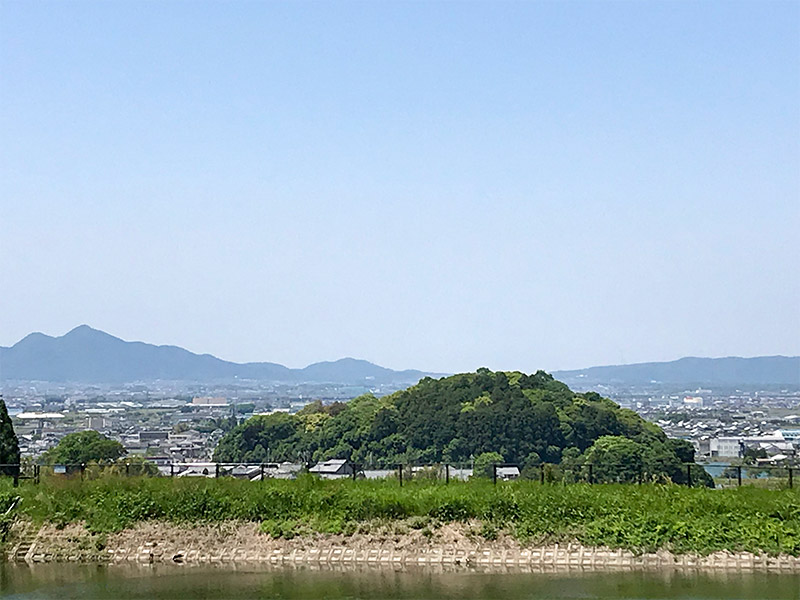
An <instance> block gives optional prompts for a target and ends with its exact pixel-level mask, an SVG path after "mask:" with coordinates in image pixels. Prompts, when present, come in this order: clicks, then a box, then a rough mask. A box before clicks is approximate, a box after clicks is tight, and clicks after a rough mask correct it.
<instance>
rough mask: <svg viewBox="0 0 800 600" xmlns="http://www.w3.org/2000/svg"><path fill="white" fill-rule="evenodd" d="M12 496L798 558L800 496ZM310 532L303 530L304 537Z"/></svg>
mask: <svg viewBox="0 0 800 600" xmlns="http://www.w3.org/2000/svg"><path fill="white" fill-rule="evenodd" d="M14 494H19V495H21V496H22V497H23V501H22V503H21V504H20V506H19V509H18V510H19V511H21V512H22V513H24V514H26V515H28V516H29V517H30V518H32V519H34V520H35V521H39V522H43V521H50V522H54V523H56V524H64V523H69V522H77V521H84V522H85V523H86V524H87V526H88V527H89V528H90V529H91V530H93V531H98V532H112V531H118V530H120V529H124V528H126V527H130V526H132V525H133V524H135V523H136V522H138V521H145V520H163V521H170V522H173V523H196V522H220V521H226V520H243V521H254V522H261V523H264V524H265V527H264V529H265V530H266V531H269V532H271V533H272V534H273V535H286V534H287V533H288V534H289V535H293V534H292V533H291V532H292V531H294V530H295V529H296V527H295V524H298V523H303V524H305V525H306V527H307V528H308V527H310V528H311V529H313V530H315V531H321V532H327V533H342V532H344V533H347V532H352V531H353V530H354V529H355V527H354V524H359V523H365V522H372V521H376V520H379V521H384V522H390V521H399V520H406V521H410V522H414V523H426V524H429V525H430V526H431V527H434V528H435V526H436V525H438V524H442V523H448V522H457V521H461V522H473V521H481V522H482V523H483V524H484V527H483V529H482V530H481V531H483V532H484V534H485V535H486V536H487V537H491V536H493V535H494V534H495V532H496V531H498V530H505V531H507V532H508V533H510V534H511V535H513V536H514V537H516V538H517V539H519V540H520V541H521V542H523V543H546V542H554V541H562V542H563V541H578V542H581V543H584V544H587V545H596V546H609V547H612V548H628V549H633V550H637V551H652V550H656V549H659V548H665V549H669V550H672V551H675V552H699V553H707V552H712V551H715V550H730V551H751V552H767V553H770V554H778V553H788V554H792V555H795V556H797V555H800V492H798V491H797V490H782V491H777V490H763V489H756V488H749V487H743V488H740V489H730V490H712V489H706V488H691V489H690V488H686V487H683V486H674V485H655V484H645V485H626V484H617V485H586V484H572V485H560V484H545V485H541V484H539V483H537V482H529V481H517V482H507V483H499V484H498V485H497V486H496V487H495V486H493V485H492V484H491V482H485V481H470V482H455V481H454V482H451V483H450V485H443V484H442V483H432V482H422V481H420V482H408V483H406V484H405V485H404V486H403V487H400V486H399V485H398V484H397V482H396V481H356V482H353V481H349V480H348V481H322V480H319V479H316V478H312V477H310V476H306V477H301V478H300V479H298V480H296V481H282V480H268V481H264V482H258V483H253V482H248V481H241V480H234V479H226V478H223V479H218V480H216V479H165V478H124V477H123V478H120V477H103V478H100V479H97V480H93V481H83V482H81V481H74V480H62V481H59V480H52V479H49V480H45V481H43V482H42V483H41V484H40V485H33V484H31V483H25V484H23V485H22V486H21V487H20V488H17V489H16V490H14V489H13V488H11V487H10V483H9V482H5V481H4V482H0V506H2V505H3V504H4V502H5V501H4V498H9V497H11V496H12V495H14ZM307 528H306V531H307V530H308V529H307Z"/></svg>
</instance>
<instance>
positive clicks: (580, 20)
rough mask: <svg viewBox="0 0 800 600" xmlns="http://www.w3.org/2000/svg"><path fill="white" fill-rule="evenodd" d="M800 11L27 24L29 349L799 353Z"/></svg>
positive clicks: (21, 64)
mask: <svg viewBox="0 0 800 600" xmlns="http://www.w3.org/2000/svg"><path fill="white" fill-rule="evenodd" d="M798 56H800V4H799V3H796V2H770V3H756V2H705V3H674V2H653V3H617V2H597V3H570V4H561V3H544V2H541V3H535V2H531V3H503V4H495V3H478V2H448V3H380V4H369V3H356V2H341V3H332V4H322V3H311V4H305V3H299V4H294V3H285V4H283V3H282V4H278V3H264V4H259V3H208V2H198V3H192V4H191V5H190V4H185V3H86V2H70V3H60V2H39V3H23V2H8V1H5V2H0V142H2V143H0V281H2V282H3V287H4V289H3V293H2V299H0V306H1V307H2V308H0V345H2V346H11V345H13V344H14V343H15V342H17V341H19V339H21V338H23V337H24V336H25V335H27V334H29V333H31V332H33V331H40V332H43V333H46V334H48V335H56V336H57V335H63V334H64V333H66V332H67V331H69V330H70V329H72V328H74V327H75V326H77V325H79V324H82V323H86V324H89V325H90V326H92V327H94V328H97V329H100V330H103V331H106V332H108V333H110V334H112V335H115V336H117V337H120V338H122V339H125V340H140V341H145V342H148V343H153V344H168V345H176V346H181V347H183V348H186V349H188V350H191V351H192V352H197V353H208V354H213V355H214V356H217V357H219V358H223V359H225V360H230V361H235V362H256V361H269V362H277V363H280V364H284V365H286V366H289V367H292V368H298V367H303V366H306V365H308V364H310V363H314V362H319V361H325V360H336V359H338V358H342V357H345V356H351V357H355V358H363V359H366V360H369V361H371V362H374V363H376V364H379V365H381V366H385V367H390V368H393V369H398V370H399V369H408V368H414V369H421V370H426V371H435V372H460V371H468V370H474V369H475V368H477V367H481V366H486V367H489V368H492V369H496V370H499V369H503V370H522V371H527V372H530V371H533V370H536V369H539V368H542V369H546V370H549V371H553V370H568V369H580V368H588V367H591V366H598V365H614V364H628V363H639V362H656V361H666V360H674V359H677V358H681V357H684V356H703V357H722V356H763V355H785V356H797V355H800V264H799V263H800V261H798V259H797V257H798V256H800V237H798V235H797V232H798V231H800V135H799V134H800V60H798Z"/></svg>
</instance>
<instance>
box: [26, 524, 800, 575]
mask: <svg viewBox="0 0 800 600" xmlns="http://www.w3.org/2000/svg"><path fill="white" fill-rule="evenodd" d="M164 527H165V530H163V531H162V530H160V529H158V528H157V527H155V528H151V530H145V531H141V530H138V531H137V530H133V531H128V532H123V534H121V535H120V536H118V537H114V536H109V538H108V540H103V541H101V538H100V537H99V536H94V535H92V534H91V533H89V532H88V531H86V529H85V528H83V527H82V526H77V525H76V526H70V528H69V529H66V530H59V531H55V530H53V529H52V528H48V527H47V526H45V527H43V528H42V529H41V530H40V531H39V533H38V535H37V536H36V538H35V539H34V540H33V543H32V544H31V545H30V548H29V549H28V550H27V551H26V552H25V553H24V560H25V561H26V562H32V563H37V562H106V563H117V564H123V563H127V564H142V563H161V564H163V563H170V564H184V563H185V564H209V563H211V564H223V563H233V564H259V563H260V564H265V565H266V564H268V565H275V566H293V565H294V566H304V565H305V566H319V567H347V566H375V567H389V568H405V567H412V566H425V567H444V568H448V569H454V570H457V569H481V570H508V569H513V570H543V571H545V570H561V569H580V570H620V569H621V570H631V569H634V570H635V569H701V570H733V571H778V572H789V573H800V557H793V556H787V555H782V556H777V557H775V556H766V555H754V554H750V553H746V552H742V553H729V552H717V553H714V554H711V555H708V556H697V555H688V554H682V555H675V554H672V553H670V552H667V551H659V552H656V553H650V554H640V555H637V554H634V553H632V552H630V551H627V550H610V549H607V548H590V547H585V546H581V545H580V544H565V545H558V544H555V545H552V546H543V547H533V548H526V547H521V546H519V544H517V543H516V542H515V541H514V540H508V539H507V540H501V541H499V542H485V543H484V542H480V541H474V540H473V541H471V542H469V543H467V542H465V540H463V539H456V540H455V541H453V538H449V539H448V538H446V537H442V538H441V539H440V540H439V541H437V540H435V539H434V540H424V541H422V540H419V539H414V538H410V536H407V537H404V538H401V539H398V538H394V539H385V538H379V537H375V538H371V537H369V536H364V537H362V538H360V539H354V538H336V537H335V536H329V537H327V538H325V537H320V538H316V539H294V540H291V541H287V540H272V539H271V538H269V537H268V536H266V535H264V534H259V533H257V529H254V528H249V527H248V526H241V527H239V528H238V529H236V528H232V529H231V530H230V531H227V532H226V531H221V532H220V534H219V536H218V537H216V538H215V537H214V536H213V535H209V533H210V532H211V533H213V531H211V530H209V529H208V528H205V529H203V528H197V529H186V528H183V529H181V528H177V527H168V526H164ZM106 541H107V544H106ZM10 558H11V559H12V560H13V559H14V558H16V559H17V560H19V559H21V558H22V557H21V556H17V555H16V554H15V553H14V552H13V550H12V553H11V556H10Z"/></svg>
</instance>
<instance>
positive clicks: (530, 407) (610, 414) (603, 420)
mask: <svg viewBox="0 0 800 600" xmlns="http://www.w3.org/2000/svg"><path fill="white" fill-rule="evenodd" d="M485 453H496V454H495V456H496V458H497V460H498V461H505V462H509V463H517V464H520V465H523V466H524V467H529V466H534V465H538V464H540V463H543V462H544V463H551V464H559V463H562V464H569V465H578V464H581V463H584V462H590V463H594V464H597V465H598V470H597V476H598V477H602V476H603V473H604V471H603V470H602V467H601V465H614V466H616V465H624V466H626V473H627V475H626V476H625V477H622V478H628V479H632V478H633V473H636V475H637V476H638V475H639V474H641V473H644V474H646V475H648V476H650V477H652V476H665V477H669V478H670V479H672V480H673V481H675V482H678V483H682V482H684V481H685V470H684V469H683V468H682V463H685V462H693V460H694V451H693V449H692V446H691V444H689V443H688V442H683V441H679V440H669V439H667V437H666V435H665V434H664V433H663V432H662V431H661V430H660V429H659V428H658V427H657V426H655V425H653V424H651V423H648V422H646V421H645V420H644V419H642V418H641V417H639V416H638V415H637V414H636V413H635V412H633V411H630V410H626V409H621V408H620V407H619V406H618V405H617V404H615V403H614V402H612V401H611V400H608V399H606V398H602V397H601V396H600V395H599V394H596V393H594V392H587V393H582V394H577V393H574V392H572V391H571V390H570V389H569V388H568V387H567V386H566V385H565V384H563V383H561V382H559V381H556V380H555V379H553V377H552V376H551V375H548V374H547V373H545V372H543V371H538V372H537V373H535V374H533V375H526V374H524V373H519V372H512V373H505V372H496V373H494V372H492V371H490V370H488V369H479V370H478V371H477V373H465V374H459V375H453V376H451V377H445V378H442V379H431V378H425V379H423V380H422V381H420V382H419V383H418V384H417V385H415V386H413V387H411V388H409V389H407V390H404V391H400V392H397V393H395V394H392V395H390V396H386V397H383V398H375V397H374V396H371V395H365V396H360V397H358V398H356V399H354V400H352V401H350V402H349V403H346V404H345V403H338V402H337V403H333V404H330V405H323V404H322V403H320V402H315V403H313V404H310V405H308V406H307V407H305V408H304V409H303V410H301V411H300V412H298V413H297V414H295V415H289V414H273V415H269V416H256V417H253V418H251V419H249V420H248V421H246V422H245V423H243V424H240V425H238V426H237V427H235V428H234V429H233V430H232V431H230V432H228V433H227V434H226V435H225V436H224V437H223V438H222V440H221V441H220V443H219V445H218V446H217V449H216V452H215V455H214V458H215V460H219V461H224V462H229V461H230V462H234V461H235V462H238V461H246V462H261V461H266V460H273V461H274V460H302V461H305V462H309V461H319V460H324V459H328V458H346V459H349V460H351V461H353V462H356V463H360V464H364V465H372V466H376V467H380V466H394V465H396V464H398V463H416V464H432V463H440V462H448V463H458V462H468V461H470V460H471V459H473V458H474V457H478V456H480V455H481V454H485ZM615 474H616V475H615ZM607 476H608V478H609V479H620V477H619V476H618V471H617V470H614V469H609V470H608V471H607Z"/></svg>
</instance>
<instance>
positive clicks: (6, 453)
mask: <svg viewBox="0 0 800 600" xmlns="http://www.w3.org/2000/svg"><path fill="white" fill-rule="evenodd" d="M18 464H19V442H18V441H17V434H16V433H14V426H13V425H12V423H11V417H9V416H8V410H7V409H6V403H5V401H4V400H3V399H2V398H0V465H18ZM14 470H15V467H10V466H6V467H0V472H2V473H6V474H13V471H14Z"/></svg>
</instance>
